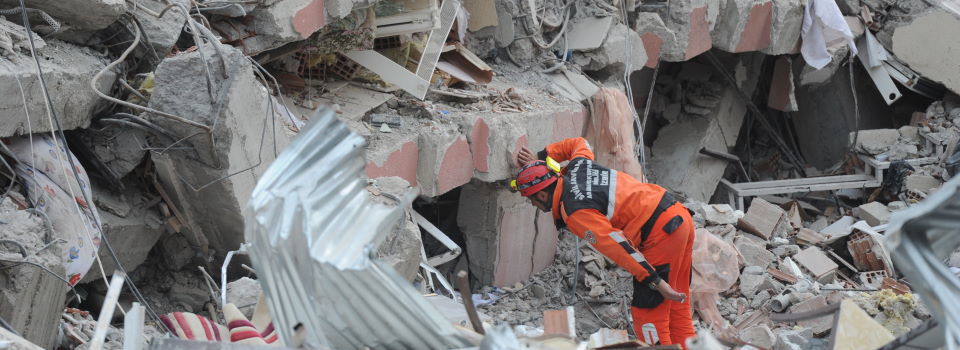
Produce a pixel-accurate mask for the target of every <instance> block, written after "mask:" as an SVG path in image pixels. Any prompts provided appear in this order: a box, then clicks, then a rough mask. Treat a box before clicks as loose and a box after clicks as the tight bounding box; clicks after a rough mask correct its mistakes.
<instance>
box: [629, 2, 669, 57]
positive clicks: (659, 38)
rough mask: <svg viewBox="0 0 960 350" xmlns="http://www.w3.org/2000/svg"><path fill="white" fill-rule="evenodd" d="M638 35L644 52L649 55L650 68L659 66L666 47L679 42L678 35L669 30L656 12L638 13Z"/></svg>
mask: <svg viewBox="0 0 960 350" xmlns="http://www.w3.org/2000/svg"><path fill="white" fill-rule="evenodd" d="M635 29H636V31H637V34H640V40H643V50H644V51H646V53H647V63H646V64H645V65H646V66H647V67H648V68H654V67H656V66H657V62H659V61H660V57H661V54H662V50H663V48H664V46H665V45H671V43H673V42H674V41H676V40H677V36H676V34H674V33H673V31H672V30H670V29H669V28H667V25H666V24H664V23H663V19H661V18H660V15H658V14H657V13H654V12H640V13H637V26H636V28H635Z"/></svg>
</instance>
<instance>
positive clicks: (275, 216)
mask: <svg viewBox="0 0 960 350" xmlns="http://www.w3.org/2000/svg"><path fill="white" fill-rule="evenodd" d="M362 151H363V138H361V137H360V136H358V135H356V134H354V133H352V132H350V131H349V130H348V129H347V127H346V125H344V124H343V123H342V122H340V121H339V120H338V119H337V118H336V117H335V116H334V113H333V112H332V111H330V110H328V109H321V110H319V111H318V112H317V113H316V114H315V115H314V117H313V118H312V120H311V122H310V123H309V124H308V125H307V127H305V128H304V129H303V130H301V132H300V134H299V136H298V137H297V138H296V139H294V140H293V142H292V143H291V144H290V145H289V146H287V148H286V150H284V152H283V153H282V154H281V155H280V156H279V157H278V158H277V159H276V160H275V161H274V162H273V164H271V165H270V168H269V169H267V171H266V173H264V175H263V177H262V178H261V179H260V181H259V182H258V183H257V187H256V188H255V189H254V191H253V195H252V196H251V198H250V202H249V204H248V209H249V210H248V211H247V212H246V213H245V216H246V220H245V224H246V233H245V235H246V239H247V241H248V242H249V243H250V244H251V246H250V257H251V259H252V260H253V263H254V264H255V266H256V268H257V271H258V273H257V274H258V275H259V276H260V277H261V284H262V285H263V287H264V293H265V294H266V296H267V302H268V304H269V309H270V310H271V313H272V316H273V319H274V322H275V325H276V329H277V331H278V332H279V334H280V337H281V339H283V340H284V341H285V342H286V344H288V345H290V344H293V343H292V339H294V338H295V335H294V333H295V330H294V329H295V327H297V326H302V327H303V332H304V334H302V335H299V336H298V337H300V336H302V337H303V338H304V341H305V345H306V346H307V347H316V345H322V346H326V347H329V348H331V349H359V348H364V347H369V348H372V349H450V348H460V347H465V346H467V345H468V343H467V341H466V340H465V339H463V338H462V337H461V336H460V335H459V333H458V332H457V330H456V329H455V328H454V327H453V325H451V324H450V323H449V322H448V321H447V320H446V319H445V318H444V317H443V316H442V315H441V314H440V313H439V312H438V311H436V309H434V308H433V307H432V306H431V305H430V304H429V303H428V302H427V300H426V299H424V298H423V297H422V296H421V295H420V294H419V293H417V291H416V290H415V289H414V288H413V286H412V285H410V283H408V282H407V281H406V280H404V279H403V278H402V277H400V275H399V274H397V272H396V271H394V270H393V268H392V267H390V265H389V264H386V263H384V262H381V261H378V260H373V259H371V255H372V254H373V253H374V252H376V251H377V249H376V246H377V245H378V243H379V242H382V240H383V236H384V234H385V233H387V232H389V231H390V228H391V227H393V225H394V224H395V223H396V221H397V219H398V218H399V217H400V215H401V213H402V210H401V208H402V207H403V206H404V205H406V204H407V203H409V202H410V201H412V200H413V198H412V197H410V198H400V201H401V202H402V203H399V204H400V205H398V206H396V207H387V206H385V205H381V204H375V203H373V202H372V201H371V199H370V198H369V195H368V193H367V191H366V189H365V187H366V181H364V179H363V178H362V177H361V173H362V172H363V169H364V167H365V166H366V163H365V161H364V158H363V153H362Z"/></svg>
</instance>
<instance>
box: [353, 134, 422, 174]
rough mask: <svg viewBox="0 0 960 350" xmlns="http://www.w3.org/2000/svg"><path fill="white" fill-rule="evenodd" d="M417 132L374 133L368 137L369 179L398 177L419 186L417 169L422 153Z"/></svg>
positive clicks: (366, 154) (365, 154) (366, 155)
mask: <svg viewBox="0 0 960 350" xmlns="http://www.w3.org/2000/svg"><path fill="white" fill-rule="evenodd" d="M419 139H420V135H419V134H418V133H416V132H402V131H401V132H396V133H389V134H386V133H374V134H372V135H369V136H368V137H367V151H366V152H365V153H364V156H365V157H366V159H367V178H369V179H376V178H379V177H385V176H397V177H400V178H402V179H404V180H406V181H407V183H409V184H410V185H411V186H414V187H416V186H418V183H417V168H418V165H419V159H420V153H419V151H418V150H417V149H418V147H417V142H418V140H419Z"/></svg>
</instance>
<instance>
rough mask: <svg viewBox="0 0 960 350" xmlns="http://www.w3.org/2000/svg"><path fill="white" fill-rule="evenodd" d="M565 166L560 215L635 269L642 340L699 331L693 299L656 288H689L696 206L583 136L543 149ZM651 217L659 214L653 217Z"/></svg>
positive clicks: (674, 340) (680, 339)
mask: <svg viewBox="0 0 960 350" xmlns="http://www.w3.org/2000/svg"><path fill="white" fill-rule="evenodd" d="M547 156H549V157H551V158H553V159H554V160H556V161H558V162H564V161H570V163H568V164H567V166H566V167H565V168H564V169H563V172H562V173H563V174H562V176H561V177H560V179H559V182H558V185H557V187H556V190H555V192H554V194H553V218H554V221H555V222H556V223H557V226H558V227H563V226H566V227H567V228H568V229H569V230H570V231H571V232H573V234H575V235H577V236H578V237H580V238H581V239H584V240H587V241H588V242H590V244H591V245H593V246H594V248H596V249H597V250H598V251H599V252H600V253H602V254H604V255H606V256H607V257H609V258H610V259H611V260H613V261H614V262H615V263H617V265H620V267H622V268H624V269H626V270H627V271H629V272H630V273H631V274H632V275H633V276H634V284H633V288H634V291H633V302H632V307H631V315H632V316H633V329H634V331H635V332H636V335H637V339H639V340H641V341H644V342H646V343H648V344H657V343H659V344H661V345H668V344H680V345H681V346H685V344H684V340H685V339H687V338H689V337H692V336H694V329H693V320H692V318H691V309H690V301H689V300H690V299H689V297H688V298H687V300H686V301H684V302H683V303H680V302H674V301H671V300H665V299H664V298H663V296H662V295H660V292H658V291H657V290H656V289H653V288H652V286H653V285H655V284H656V283H657V282H659V281H660V279H664V280H666V281H667V283H669V284H670V286H671V287H673V288H674V289H675V290H676V291H677V292H680V293H685V294H686V295H688V296H689V295H690V278H691V275H690V267H691V262H692V257H693V256H692V254H693V238H694V226H693V219H692V218H691V217H690V212H689V211H688V210H687V208H686V207H684V206H683V205H682V204H681V203H679V202H677V201H676V200H674V199H673V197H672V196H670V194H669V193H667V191H666V189H664V188H663V187H660V186H657V185H654V184H649V183H643V182H640V181H638V180H636V179H635V178H633V177H632V176H630V175H628V174H625V173H622V172H618V171H616V170H613V169H608V168H606V167H603V166H601V165H599V164H596V163H594V162H593V159H594V155H593V151H591V150H590V145H589V144H588V143H587V141H586V140H585V139H583V138H580V137H578V138H571V139H566V140H563V141H560V142H557V143H553V144H550V145H549V146H547V147H546V149H544V150H543V151H540V152H539V153H538V157H539V158H540V159H545V158H546V157H547ZM651 219H652V220H651Z"/></svg>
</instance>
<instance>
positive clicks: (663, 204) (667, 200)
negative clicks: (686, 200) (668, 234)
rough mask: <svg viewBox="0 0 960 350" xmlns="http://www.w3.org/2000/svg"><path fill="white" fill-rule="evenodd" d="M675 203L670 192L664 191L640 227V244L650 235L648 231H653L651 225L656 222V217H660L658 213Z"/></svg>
mask: <svg viewBox="0 0 960 350" xmlns="http://www.w3.org/2000/svg"><path fill="white" fill-rule="evenodd" d="M676 203H677V200H676V199H673V196H671V195H670V192H664V193H663V197H661V198H660V203H658V204H657V208H656V209H654V210H653V214H651V215H650V218H649V219H647V222H645V223H644V224H643V226H642V227H640V245H641V246H642V245H643V242H645V241H646V240H647V237H649V236H650V232H652V231H653V225H654V224H656V223H657V219H659V218H660V215H661V214H663V212H664V211H666V210H667V208H670V207H671V206H673V205H674V204H676Z"/></svg>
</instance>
